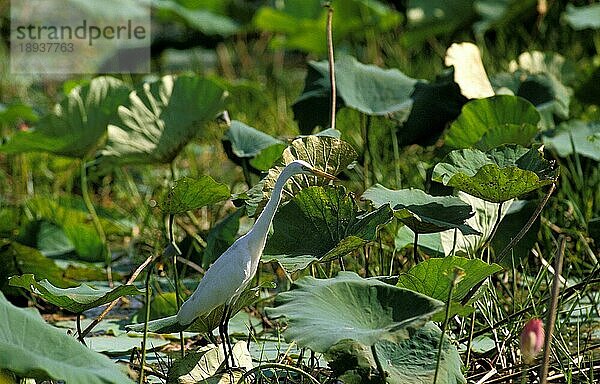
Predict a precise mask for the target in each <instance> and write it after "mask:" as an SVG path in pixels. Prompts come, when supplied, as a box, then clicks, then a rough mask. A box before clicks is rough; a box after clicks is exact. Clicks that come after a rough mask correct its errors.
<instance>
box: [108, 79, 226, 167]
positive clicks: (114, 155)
mask: <svg viewBox="0 0 600 384" xmlns="http://www.w3.org/2000/svg"><path fill="white" fill-rule="evenodd" d="M223 107H224V93H223V89H222V88H221V87H220V86H219V85H218V84H217V83H216V82H215V81H212V80H209V79H206V78H202V77H198V76H179V77H174V76H170V75H169V76H164V77H163V78H161V79H160V81H156V82H153V83H144V84H143V86H142V87H141V88H140V89H138V90H137V91H135V92H133V93H131V95H130V96H129V101H128V103H126V104H125V105H123V106H121V107H120V108H119V117H120V121H119V122H118V123H117V124H111V125H109V126H108V141H107V144H106V147H105V149H104V150H103V151H102V155H103V158H102V159H101V160H102V161H107V160H108V161H110V162H114V163H117V164H131V163H137V164H148V163H169V162H171V161H172V160H173V159H174V158H175V157H176V156H177V154H178V153H179V151H180V150H181V149H182V148H183V147H184V146H185V145H186V144H187V143H188V142H189V141H190V140H192V139H193V138H195V137H196V136H197V135H198V131H199V129H200V128H201V127H202V125H203V124H204V123H206V122H208V121H210V120H211V119H213V118H214V117H215V115H216V114H217V113H218V112H219V111H220V110H221V109H223Z"/></svg>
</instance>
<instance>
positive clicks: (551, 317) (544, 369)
mask: <svg viewBox="0 0 600 384" xmlns="http://www.w3.org/2000/svg"><path fill="white" fill-rule="evenodd" d="M566 242H567V241H566V238H565V237H564V236H561V237H560V245H559V247H558V252H557V254H556V260H555V264H554V279H553V281H552V293H551V296H550V297H551V299H550V308H549V309H548V317H547V318H546V332H545V334H546V342H545V344H544V359H543V360H542V366H541V367H540V384H546V379H547V377H548V368H549V366H550V347H551V346H552V334H553V333H554V324H555V322H556V311H557V308H558V297H559V294H560V274H561V272H562V267H563V259H564V255H565V245H566Z"/></svg>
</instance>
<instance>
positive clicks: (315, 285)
mask: <svg viewBox="0 0 600 384" xmlns="http://www.w3.org/2000/svg"><path fill="white" fill-rule="evenodd" d="M294 285H295V289H292V290H291V291H288V292H283V293H280V294H278V295H277V297H276V298H275V305H276V307H275V308H269V309H268V310H267V313H268V315H269V316H270V317H280V316H284V317H285V318H286V321H287V328H286V330H285V331H284V337H285V338H286V340H288V341H291V340H293V341H296V343H298V345H299V346H301V347H308V348H310V349H312V350H313V351H316V352H325V351H327V350H328V349H329V348H331V347H332V346H333V345H335V344H336V343H338V342H339V341H341V340H343V339H352V340H356V341H358V342H361V343H363V344H365V345H373V344H375V343H376V342H378V341H381V340H390V341H397V340H401V339H405V338H407V337H408V336H409V334H408V333H409V329H410V328H412V329H416V328H419V327H421V326H422V325H423V324H425V322H426V321H427V320H428V319H429V318H430V317H431V316H432V315H433V314H434V313H436V312H437V311H439V310H441V309H442V308H443V305H444V304H443V303H442V302H440V301H438V300H435V299H432V298H429V297H427V296H425V295H421V294H419V293H416V292H412V291H409V290H406V289H402V288H398V287H394V286H392V285H389V284H386V283H382V282H380V281H379V280H376V279H363V278H361V277H360V276H358V275H357V274H355V273H354V272H340V273H339V274H338V276H337V277H335V278H333V279H315V278H314V277H311V276H307V277H303V278H301V279H300V280H297V281H296V282H295V284H294Z"/></svg>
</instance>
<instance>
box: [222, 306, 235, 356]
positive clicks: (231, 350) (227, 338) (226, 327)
mask: <svg viewBox="0 0 600 384" xmlns="http://www.w3.org/2000/svg"><path fill="white" fill-rule="evenodd" d="M226 310H227V313H226V317H225V340H226V342H227V347H228V348H229V355H230V356H231V366H232V367H234V368H235V367H236V363H235V357H234V356H233V347H232V346H231V341H230V339H229V320H230V319H231V313H232V312H233V305H228V306H227V307H226Z"/></svg>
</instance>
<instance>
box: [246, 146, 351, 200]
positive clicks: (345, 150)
mask: <svg viewBox="0 0 600 384" xmlns="http://www.w3.org/2000/svg"><path fill="white" fill-rule="evenodd" d="M356 157H357V154H356V151H355V150H354V148H352V146H351V145H350V144H348V143H346V142H345V141H343V140H340V139H337V138H334V137H331V136H317V135H310V136H305V137H301V138H298V139H296V140H294V141H292V143H291V144H290V145H289V146H288V147H287V148H286V149H285V150H284V151H283V153H282V155H281V161H280V163H279V164H278V165H276V166H275V167H273V168H271V169H269V172H268V174H267V176H265V177H264V178H263V179H262V180H261V182H260V184H261V186H260V187H258V186H257V187H256V188H253V189H254V190H253V191H248V194H249V195H251V196H249V199H250V200H249V201H247V204H249V205H251V206H258V208H257V209H258V210H262V208H263V207H264V205H265V204H266V203H267V200H268V199H269V197H270V196H271V192H272V191H273V187H274V186H275V182H276V181H277V178H278V177H279V175H280V174H281V172H282V171H283V169H284V168H285V167H286V165H288V164H289V163H291V162H292V161H294V160H304V161H306V162H307V163H309V164H311V165H312V166H313V167H315V168H317V169H320V170H322V171H325V172H327V173H329V174H331V175H337V174H338V173H340V172H342V171H344V170H345V169H346V168H347V167H348V165H350V163H352V162H353V161H354V160H355V159H356ZM328 183H329V180H327V179H324V178H319V177H313V176H307V175H296V176H294V177H293V178H292V179H291V181H289V182H288V183H287V184H286V186H285V188H284V190H283V196H282V200H281V201H282V202H285V201H287V200H289V199H290V198H291V197H293V196H294V195H295V194H296V193H297V192H298V191H299V190H301V189H302V188H306V187H309V186H314V185H326V184H328ZM260 189H262V191H261V190H260ZM259 194H262V197H259Z"/></svg>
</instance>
